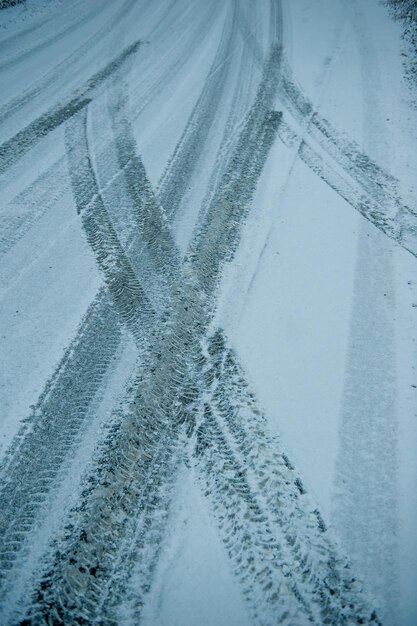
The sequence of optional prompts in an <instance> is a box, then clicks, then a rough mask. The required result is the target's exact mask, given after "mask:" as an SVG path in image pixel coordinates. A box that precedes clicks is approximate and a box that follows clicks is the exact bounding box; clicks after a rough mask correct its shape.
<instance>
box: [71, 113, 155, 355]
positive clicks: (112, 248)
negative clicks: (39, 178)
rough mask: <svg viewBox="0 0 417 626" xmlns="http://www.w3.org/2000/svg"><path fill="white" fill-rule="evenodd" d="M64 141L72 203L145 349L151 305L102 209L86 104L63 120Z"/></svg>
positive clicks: (112, 291) (121, 308)
mask: <svg viewBox="0 0 417 626" xmlns="http://www.w3.org/2000/svg"><path fill="white" fill-rule="evenodd" d="M66 144H67V155H68V164H69V170H70V175H71V178H72V186H73V191H74V198H75V203H76V207H77V212H78V213H79V214H81V219H82V223H83V228H84V231H85V234H86V237H87V241H88V243H89V244H90V246H91V248H92V250H93V252H94V254H95V257H96V260H97V264H98V265H99V267H100V269H101V270H102V272H103V276H104V280H105V283H106V285H107V288H108V290H109V293H110V296H111V298H112V301H113V304H114V307H115V309H116V311H117V312H118V313H119V315H120V317H121V319H122V320H123V322H124V323H125V324H126V326H127V328H128V329H129V330H130V332H131V333H132V336H133V338H134V340H135V342H136V344H137V346H138V349H139V350H140V351H141V352H142V351H146V347H145V346H146V343H145V337H146V335H147V334H148V333H149V330H150V327H151V325H152V318H153V309H152V307H151V304H150V302H149V300H148V297H147V296H146V294H145V292H144V290H143V288H142V286H141V284H140V283H139V281H138V280H137V278H136V274H135V272H134V270H133V268H132V265H131V264H130V262H129V259H128V258H127V256H126V255H125V253H124V250H123V246H122V244H121V243H120V241H119V238H118V236H117V233H116V231H115V230H114V228H113V225H112V223H111V221H110V219H109V217H108V214H107V212H106V210H105V207H104V203H103V198H102V196H101V194H100V191H99V189H98V185H97V181H96V178H95V175H94V171H93V169H92V166H91V162H90V157H89V149H88V140H87V109H86V108H85V109H84V110H82V111H81V113H80V115H79V116H74V118H73V120H71V122H69V123H68V124H67V127H66Z"/></svg>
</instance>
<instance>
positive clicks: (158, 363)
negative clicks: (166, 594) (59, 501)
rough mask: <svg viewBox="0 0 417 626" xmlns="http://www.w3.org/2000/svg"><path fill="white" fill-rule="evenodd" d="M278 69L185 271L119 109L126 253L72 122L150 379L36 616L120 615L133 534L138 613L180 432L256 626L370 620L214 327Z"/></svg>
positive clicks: (118, 289)
mask: <svg viewBox="0 0 417 626" xmlns="http://www.w3.org/2000/svg"><path fill="white" fill-rule="evenodd" d="M279 61H280V50H279V48H273V49H272V51H271V54H270V56H269V58H268V60H267V62H266V64H265V68H264V74H263V78H262V81H261V84H260V86H259V89H258V93H257V97H256V100H255V103H254V105H253V107H252V109H251V111H250V113H249V115H248V117H247V119H246V123H245V125H244V128H243V130H242V132H241V134H240V136H239V139H238V141H237V144H236V148H235V150H234V151H233V153H232V156H231V158H230V160H229V162H228V165H227V167H226V169H225V171H224V175H223V177H222V179H221V181H220V183H219V185H218V188H217V190H216V192H215V194H214V197H213V200H212V202H211V204H210V206H209V210H208V212H207V214H206V215H205V216H204V218H203V220H202V223H201V225H200V228H199V229H198V231H197V235H196V236H195V238H194V240H193V242H192V243H191V246H190V249H189V253H188V255H187V257H186V258H185V260H184V262H183V263H182V264H181V263H180V258H179V254H178V252H177V250H176V247H175V244H174V242H173V239H172V236H171V233H170V231H169V228H168V225H167V223H166V221H165V219H164V214H163V212H162V211H161V209H160V207H159V206H158V202H157V201H156V199H155V196H154V195H153V193H152V189H151V187H150V184H149V181H148V180H147V177H146V173H145V171H144V168H143V165H142V163H141V161H140V159H139V158H138V157H137V155H136V153H135V147H134V143H133V140H132V133H131V130H130V129H129V126H128V122H127V119H126V117H124V116H123V115H122V114H120V115H118V114H117V112H116V113H115V117H114V126H115V144H116V150H117V153H118V159H119V166H120V175H121V176H122V177H123V179H124V184H125V185H126V187H127V188H128V189H129V193H130V197H131V198H132V199H133V202H132V210H133V212H134V217H135V220H136V231H135V232H133V233H132V234H131V236H130V237H129V238H128V239H129V240H128V241H126V242H125V244H124V245H123V243H122V242H121V239H120V237H119V233H118V232H117V230H116V228H115V226H114V223H113V221H112V219H111V208H110V210H109V207H108V206H106V191H105V190H100V189H99V186H98V184H97V180H96V174H95V172H94V168H93V166H92V164H91V160H90V151H89V147H88V137H87V108H84V109H82V110H81V111H80V112H79V113H77V114H76V115H75V116H73V117H72V119H71V120H70V121H69V122H68V123H67V131H66V136H67V146H68V160H69V165H70V173H71V176H72V181H73V189H74V196H75V200H76V205H77V210H78V211H79V213H80V215H81V219H82V222H83V227H84V230H85V233H86V236H87V240H88V242H89V244H90V246H91V248H92V250H93V251H94V254H95V256H96V260H97V262H98V265H99V266H100V268H101V270H102V272H103V276H104V279H105V282H106V285H107V288H108V290H109V293H110V294H111V297H112V301H113V304H114V307H115V309H116V310H117V312H118V314H119V317H120V319H121V320H123V323H124V324H125V325H126V327H127V328H128V329H129V330H130V332H131V334H132V336H133V337H134V339H135V341H136V344H137V346H138V349H139V351H140V353H141V354H143V355H145V356H144V359H145V368H144V370H145V371H144V373H142V372H141V373H140V374H138V376H137V378H136V380H135V384H134V389H133V391H132V393H131V397H129V398H128V399H127V403H126V410H125V415H124V417H123V420H122V421H121V422H120V424H119V426H118V428H117V430H115V432H114V433H112V437H111V438H110V442H109V446H108V447H107V448H106V447H105V454H104V455H103V463H104V466H103V467H102V468H101V470H100V474H101V475H100V477H99V479H98V480H97V482H96V483H95V484H94V485H93V486H92V487H91V489H90V491H89V493H88V495H87V497H86V501H85V508H84V510H82V511H81V512H80V513H79V518H80V524H79V526H77V529H76V533H75V534H74V533H72V534H71V533H70V535H69V537H68V539H67V541H66V549H65V550H64V551H62V552H61V553H60V555H59V559H57V561H56V565H55V567H54V569H53V570H52V571H51V572H50V573H49V574H48V576H47V577H46V578H45V580H44V582H43V584H42V585H41V588H40V591H39V597H38V602H39V603H40V605H39V604H38V610H39V607H40V606H41V610H42V616H43V618H46V619H48V620H49V621H50V622H52V623H54V620H56V622H57V623H60V622H64V623H66V624H67V623H82V621H83V620H85V621H86V622H88V623H94V622H99V623H113V622H115V616H114V614H113V616H112V609H113V610H114V608H115V607H114V606H113V607H112V606H110V607H107V608H106V598H103V588H105V587H106V585H107V584H108V582H109V580H110V579H111V578H112V576H114V574H115V572H114V561H115V558H116V556H117V554H118V552H119V551H120V546H121V544H122V543H123V541H125V543H126V537H128V538H130V537H131V536H135V537H136V539H137V541H136V544H135V550H134V553H135V560H136V561H137V562H138V563H139V568H142V570H143V571H142V575H143V580H144V583H143V586H142V588H141V589H140V590H139V593H138V598H137V601H136V607H135V612H136V619H138V616H140V608H141V603H142V602H143V594H144V593H146V591H147V586H149V581H150V580H151V574H152V568H153V567H154V564H155V562H156V559H157V555H158V549H159V544H160V539H161V536H162V533H163V529H164V528H163V527H164V522H163V520H161V519H160V517H161V510H160V509H161V503H163V500H162V502H161V493H162V492H164V490H167V493H166V494H165V495H166V496H167V497H168V498H169V491H170V488H169V485H170V480H169V475H167V470H168V471H169V472H171V471H172V470H173V462H172V461H173V460H174V461H177V460H178V457H179V456H181V455H180V454H179V453H178V448H179V446H180V442H183V438H182V436H181V432H183V431H185V432H186V434H187V435H188V438H189V442H190V443H189V446H190V454H189V455H188V456H189V461H190V462H192V463H193V464H194V466H195V469H196V472H197V475H198V476H199V477H200V481H201V483H202V486H203V489H204V490H205V493H206V495H207V497H208V498H209V499H210V500H211V502H212V505H213V506H212V509H213V513H214V516H215V518H216V519H217V522H218V525H219V529H220V533H221V535H222V538H223V540H224V541H225V544H226V546H227V549H228V553H229V556H230V558H231V563H232V567H233V569H234V571H235V573H236V575H237V576H238V578H240V579H241V582H242V585H243V589H244V592H245V595H246V596H247V599H248V600H249V602H250V605H251V607H252V610H253V613H254V615H255V617H256V619H257V622H258V623H260V624H271V623H301V622H303V621H307V620H310V621H311V620H312V621H313V622H315V623H326V621H329V622H332V623H340V624H348V623H349V624H350V623H364V622H366V623H370V622H372V623H376V622H377V618H376V616H375V615H374V614H373V613H372V612H371V611H370V610H369V609H368V608H367V607H366V600H364V599H363V598H362V597H361V594H360V593H359V591H358V590H357V589H356V585H355V581H354V579H353V578H352V576H351V575H350V572H349V568H348V566H347V564H346V562H344V561H343V559H340V558H339V557H338V556H337V551H336V550H335V548H334V547H333V545H332V543H331V541H329V539H328V536H327V531H326V528H325V526H324V524H323V521H322V520H321V517H320V515H319V513H318V511H317V510H316V509H315V508H314V507H313V506H312V505H311V504H310V503H309V501H308V498H307V497H306V495H305V489H304V487H303V485H302V483H301V481H300V479H299V478H298V477H297V476H296V474H295V472H294V468H293V467H292V465H291V463H290V462H289V460H288V458H287V457H286V456H285V454H283V453H282V451H281V449H280V448H281V446H280V444H279V442H278V441H277V440H276V439H273V438H272V437H270V436H269V435H268V434H267V433H266V430H265V423H264V419H263V418H262V416H261V415H258V411H257V408H256V403H255V402H254V400H253V397H252V395H251V393H250V392H249V391H248V389H247V383H246V382H245V380H244V375H243V372H242V370H241V368H240V366H239V365H238V364H237V361H236V356H235V355H234V353H233V352H232V351H231V350H230V349H229V348H227V344H226V340H225V338H224V335H223V333H222V331H221V330H217V331H214V333H213V330H212V328H211V320H212V315H213V313H214V307H215V296H216V288H217V285H218V283H219V280H220V276H221V271H222V268H223V265H224V263H225V261H226V260H228V259H230V258H232V256H233V253H234V250H235V249H236V246H237V244H238V241H239V231H240V228H241V224H242V220H243V219H244V217H245V216H246V215H247V212H248V210H249V207H250V203H251V199H252V196H253V193H254V190H255V187H256V183H257V180H258V178H259V175H260V173H261V172H262V169H263V166H264V163H265V160H266V158H267V155H268V152H269V148H270V146H271V145H272V142H273V141H274V139H275V136H276V132H277V129H278V126H279V123H280V119H281V116H280V114H277V113H274V112H273V111H272V110H271V107H272V104H273V96H274V93H275V89H276V85H277V84H278V72H279ZM116 109H117V107H116ZM119 110H120V111H122V110H123V109H122V107H120V108H119ZM143 258H144V259H146V262H145V263H144V268H145V272H143V269H142V266H141V259H143ZM147 268H148V269H149V268H151V276H150V278H151V280H150V281H149V280H148V279H149V276H147V275H146V270H147ZM152 272H153V273H152ZM147 281H148V284H149V283H152V282H154V283H155V284H157V285H158V287H157V289H156V290H155V289H149V295H148V290H145V289H144V287H143V283H146V282H147ZM161 294H163V298H161ZM161 305H162V306H161ZM239 405H240V408H239ZM181 425H185V428H184V427H183V426H181ZM174 465H175V463H174ZM167 485H168V488H167ZM144 496H146V498H145V497H144ZM165 504H167V503H166V502H165ZM158 515H159V519H158ZM162 517H163V515H162ZM155 518H157V521H155ZM148 540H149V541H148ZM152 542H153V543H154V554H153V555H152V556H151V557H150V554H149V544H152ZM127 543H129V542H128V541H127ZM146 551H147V552H146ZM141 557H142V558H141ZM116 576H117V574H116ZM120 584H121V585H122V586H123V584H124V583H123V581H121V583H120ZM103 611H104V612H103ZM38 615H39V613H38ZM33 621H34V622H36V616H35V615H33Z"/></svg>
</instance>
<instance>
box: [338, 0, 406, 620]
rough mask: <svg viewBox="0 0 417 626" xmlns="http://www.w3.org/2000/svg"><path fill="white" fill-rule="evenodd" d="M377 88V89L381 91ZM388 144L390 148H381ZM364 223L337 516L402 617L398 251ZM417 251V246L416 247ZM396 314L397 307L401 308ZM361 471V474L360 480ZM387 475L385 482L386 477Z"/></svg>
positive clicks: (373, 110) (391, 613)
mask: <svg viewBox="0 0 417 626" xmlns="http://www.w3.org/2000/svg"><path fill="white" fill-rule="evenodd" d="M355 4H356V3H355V2H354V3H353V6H352V3H349V8H352V9H353V10H354V17H353V25H354V29H355V38H356V43H357V47H358V52H359V54H360V60H361V70H362V83H363V94H364V95H363V111H364V129H365V130H364V140H365V142H366V143H367V145H368V147H369V148H372V149H373V152H374V153H376V154H378V153H379V152H380V151H381V139H380V137H381V133H380V131H381V129H382V128H384V127H385V124H384V121H385V115H384V116H383V118H382V115H381V113H382V111H381V109H380V106H379V98H380V96H381V94H382V95H384V86H385V85H384V83H383V81H382V75H381V66H380V63H379V59H378V57H377V55H376V51H375V49H374V47H373V43H372V30H371V28H370V25H369V24H367V20H366V18H365V16H364V14H363V13H362V11H361V9H360V7H359V5H358V4H356V6H355ZM377 94H378V95H377ZM382 149H383V148H382ZM369 231H370V229H369V227H368V225H367V224H366V222H364V223H362V224H361V227H360V231H359V237H358V250H357V261H356V270H355V282H354V292H353V302H352V312H351V320H350V329H349V344H348V353H347V359H346V371H345V381H344V389H343V398H342V400H343V403H342V408H341V423H340V432H339V437H340V445H339V451H338V457H337V460H336V473H335V498H334V504H333V520H334V523H335V525H336V527H337V529H338V530H339V533H340V537H341V539H342V540H343V542H344V545H345V546H346V549H347V550H349V554H350V555H351V559H352V562H353V563H355V566H356V569H357V571H358V572H361V573H363V576H364V577H365V580H366V581H367V584H368V586H369V589H371V590H372V592H373V593H374V595H375V598H376V599H377V600H378V602H379V605H380V606H381V609H380V613H381V617H382V618H383V620H384V623H386V624H395V623H397V622H398V621H401V620H399V618H398V608H399V589H398V575H399V562H398V546H397V541H398V539H397V536H398V527H397V525H398V521H397V520H398V518H399V516H398V510H397V499H398V496H397V494H398V424H397V416H398V408H397V403H398V382H397V380H396V378H397V372H396V360H397V355H396V350H397V346H396V340H395V324H394V323H393V315H394V312H395V308H396V307H395V289H394V275H393V262H392V261H393V259H392V256H391V251H390V249H389V246H388V245H387V241H386V240H385V239H384V238H383V237H381V236H380V234H379V233H375V232H369ZM416 251H417V250H416ZM394 317H395V315H394ZM358 475H360V476H361V480H360V482H358ZM381 481H382V483H381Z"/></svg>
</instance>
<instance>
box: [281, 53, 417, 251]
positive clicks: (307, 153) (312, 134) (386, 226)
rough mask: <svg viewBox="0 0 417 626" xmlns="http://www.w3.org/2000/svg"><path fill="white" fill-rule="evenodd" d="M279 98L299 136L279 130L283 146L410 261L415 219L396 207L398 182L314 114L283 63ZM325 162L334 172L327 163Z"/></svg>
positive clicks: (415, 245)
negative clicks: (294, 150)
mask: <svg viewBox="0 0 417 626" xmlns="http://www.w3.org/2000/svg"><path fill="white" fill-rule="evenodd" d="M280 98H281V99H282V101H283V103H284V104H285V106H286V108H287V109H288V111H289V112H290V114H291V115H292V116H293V117H294V119H295V120H296V121H297V122H298V123H299V124H301V126H302V127H303V129H304V130H303V133H304V134H303V135H302V136H301V135H298V134H297V133H295V132H294V131H293V130H291V129H290V128H289V127H288V126H287V127H286V126H285V125H282V126H281V129H280V130H281V135H280V136H281V139H282V140H283V141H284V143H286V144H287V145H289V146H296V145H298V155H299V156H300V158H301V159H302V160H303V161H304V162H305V163H306V165H308V166H309V167H310V168H311V169H312V170H313V171H314V172H315V173H316V174H318V175H319V176H320V178H322V180H324V181H325V182H326V183H327V184H328V185H329V186H330V187H332V189H334V190H335V191H336V192H337V193H339V194H340V195H341V196H342V197H343V198H344V199H345V200H346V201H347V202H348V203H349V204H350V205H351V206H352V207H353V208H354V209H356V210H357V211H359V212H360V213H361V214H362V215H363V217H365V218H366V219H367V220H368V221H370V222H371V223H373V224H374V226H376V227H377V228H379V229H380V230H382V231H383V232H384V233H385V234H386V235H387V236H388V237H390V238H391V239H393V240H394V241H396V242H397V243H398V244H399V245H401V246H402V247H403V248H405V249H406V250H407V251H408V252H410V253H411V254H413V255H414V256H416V255H417V213H416V212H415V211H414V210H413V209H412V208H410V207H408V206H407V205H406V204H404V203H403V202H402V200H401V198H400V195H399V192H398V184H399V183H398V181H397V180H396V179H395V178H394V177H393V176H391V175H390V174H387V173H386V172H385V171H384V170H383V169H382V168H381V167H380V166H379V165H378V164H377V163H376V162H375V161H373V160H372V159H371V158H370V157H368V156H367V155H366V154H364V153H363V152H361V151H360V150H359V148H358V146H357V145H356V144H355V143H354V142H352V141H349V140H348V139H346V138H345V137H343V136H342V135H341V134H340V133H338V132H337V131H336V130H335V129H334V128H333V127H332V126H331V124H330V123H329V122H328V121H327V120H325V119H323V118H321V117H320V116H319V114H318V113H317V112H315V111H314V108H313V105H312V103H311V102H310V101H309V100H308V99H307V98H306V97H305V96H304V94H303V93H302V92H301V90H300V89H299V87H298V86H297V85H296V84H295V83H294V82H293V80H292V77H291V71H290V69H289V67H288V64H287V63H284V64H283V80H282V88H281V90H280ZM305 136H307V137H306V138H305ZM314 142H316V143H317V144H318V145H319V146H320V149H321V150H323V151H324V156H323V155H321V154H320V150H317V149H316V148H315V147H314ZM329 157H330V159H332V160H333V161H334V163H335V164H336V168H335V167H333V166H332V165H331V164H330V163H329V162H328V161H329Z"/></svg>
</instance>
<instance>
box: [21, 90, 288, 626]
mask: <svg viewBox="0 0 417 626" xmlns="http://www.w3.org/2000/svg"><path fill="white" fill-rule="evenodd" d="M267 85H268V80H267V79H266V78H265V79H264V83H263V85H262V89H261V90H260V92H261V93H260V95H259V97H258V99H257V101H256V103H255V106H254V111H253V112H252V115H251V116H249V118H248V122H247V125H248V126H250V127H251V126H254V129H253V131H252V132H250V133H249V136H250V137H251V138H252V141H251V143H250V144H249V145H248V146H247V147H246V149H247V150H249V151H250V153H251V155H253V154H254V152H256V154H257V155H258V158H257V159H256V166H255V167H254V166H253V163H252V162H249V161H251V160H249V159H248V158H245V159H244V161H243V165H242V169H241V172H240V173H241V183H242V185H241V187H242V190H243V189H244V190H245V192H246V193H245V199H246V200H247V201H248V202H249V199H250V198H249V196H250V193H253V191H254V186H255V184H256V177H257V176H259V174H260V172H261V170H262V166H263V163H264V160H265V158H266V155H267V153H268V150H269V146H270V144H271V142H272V140H273V138H274V136H275V132H276V128H275V126H276V123H277V120H276V118H272V119H270V118H269V116H268V115H265V110H266V109H265V107H266V106H267V103H266V102H264V99H267V96H268V95H269V90H268V89H267V88H266V87H267ZM262 90H263V91H266V94H265V95H264V97H262ZM259 109H260V114H261V115H262V121H261V122H260V123H259V122H258V120H257V115H256V113H257V112H258V110H259ZM265 118H266V119H265ZM235 165H236V164H235ZM254 177H255V180H252V179H253V178H254ZM226 186H227V185H226ZM227 187H228V186H227ZM239 208H240V215H238V214H237V212H235V214H234V215H233V217H234V219H236V220H237V219H239V217H240V219H242V218H243V215H244V211H243V210H242V209H243V205H242V204H239ZM246 208H247V207H246ZM223 226H224V224H219V225H218V227H219V228H222V227H223ZM229 233H230V235H229V241H230V243H232V239H233V238H235V237H238V229H237V228H236V229H234V230H232V229H230V230H229ZM219 241H222V243H223V242H224V239H223V238H222V239H221V240H219ZM212 245H213V246H215V245H216V242H215V240H212ZM218 254H219V256H220V255H222V256H223V257H224V256H225V251H224V250H223V249H222V248H221V247H220V246H218ZM185 269H186V268H185ZM220 270H221V265H220V263H217V264H216V265H215V267H214V268H213V269H212V270H211V271H212V272H214V273H215V272H217V273H218V272H219V271H220ZM186 274H187V272H186ZM207 300H208V297H207V296H206V295H205V294H204V293H202V291H201V288H200V287H199V286H198V285H195V284H194V281H192V282H191V284H188V285H187V284H185V285H184V286H183V287H182V289H181V290H180V292H179V294H178V296H177V300H176V302H175V303H174V305H173V312H172V314H171V319H170V320H169V321H168V322H167V323H166V324H165V325H161V324H160V326H161V328H159V329H158V330H159V333H158V336H157V337H156V338H155V344H154V347H153V349H152V350H151V351H150V356H149V364H147V374H148V375H147V376H146V377H145V378H144V379H143V381H139V380H138V386H137V387H136V388H137V389H138V391H137V392H136V395H135V396H134V400H133V402H132V403H131V405H130V407H129V410H127V411H126V413H125V417H124V420H123V423H122V425H121V427H120V432H119V434H118V440H117V445H115V446H114V447H113V448H112V450H107V451H106V454H105V459H106V462H107V467H108V468H109V469H108V470H107V471H106V470H105V471H102V473H101V476H100V482H99V484H98V485H97V487H95V488H94V492H95V494H94V495H90V496H89V499H88V502H86V510H85V513H84V515H83V516H82V521H81V522H80V524H78V525H77V528H78V529H82V530H81V535H82V537H85V536H86V537H87V540H86V541H85V540H82V539H80V538H78V537H77V531H76V532H75V533H74V534H73V541H72V545H71V547H69V548H67V549H66V551H65V555H64V554H63V552H62V550H60V557H59V561H57V562H56V565H55V567H54V568H53V570H52V572H51V574H50V575H49V576H47V577H46V579H45V581H44V583H42V587H43V588H44V591H42V595H41V604H42V607H43V611H44V616H43V618H42V619H47V618H46V615H48V618H50V617H51V616H52V615H56V612H57V611H58V608H59V611H60V615H61V617H60V619H61V620H62V619H63V620H64V622H65V623H76V622H77V620H80V619H87V621H90V622H91V621H94V620H95V619H98V614H97V607H98V606H100V604H101V602H102V599H101V593H102V589H103V587H105V586H106V584H108V581H109V579H111V577H112V572H113V562H114V558H115V556H116V554H117V551H118V546H120V544H121V543H123V540H124V538H125V532H126V527H127V526H128V524H129V522H128V521H126V522H125V523H124V524H121V523H120V522H119V523H117V517H119V516H120V515H121V513H120V512H121V511H123V517H125V519H126V520H132V519H135V517H136V515H137V510H136V503H137V499H138V496H139V495H140V486H141V485H145V484H146V480H147V476H148V475H149V472H150V468H151V466H153V465H154V464H155V463H157V459H158V455H159V454H161V453H163V451H164V450H166V447H167V445H173V443H174V442H175V441H176V440H177V437H178V434H177V432H176V431H177V430H178V429H177V428H175V427H176V425H177V424H178V422H180V423H184V424H185V425H186V427H187V429H189V430H192V429H193V425H194V421H195V415H194V412H193V411H192V408H190V405H192V402H193V399H194V398H195V397H196V396H197V395H198V388H197V387H196V386H195V384H194V383H191V384H190V383H189V380H192V378H193V376H194V371H195V369H196V368H197V367H198V365H199V363H200V360H201V354H200V351H199V347H198V346H199V341H200V339H201V337H202V336H204V331H205V328H207V325H208V321H209V317H210V308H211V306H213V304H214V302H213V303H212V304H211V305H210V308H209V307H208V302H207ZM139 383H140V384H139ZM106 529H107V530H106ZM110 529H111V530H110ZM81 535H80V537H81ZM97 557H99V563H100V567H99V570H98V569H97ZM93 561H94V563H93ZM80 568H82V571H81V570H80ZM91 571H94V575H93V574H91ZM75 577H76V580H77V582H76V585H74V586H73V583H72V581H73V579H74V578H75ZM68 594H69V595H68ZM81 601H82V606H81V605H80V602H81ZM39 610H42V609H41V608H40V607H39V605H38V609H37V611H39ZM45 612H46V613H45ZM36 614H37V615H38V617H35V613H32V617H31V619H32V623H37V620H39V619H40V617H39V613H36Z"/></svg>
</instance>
